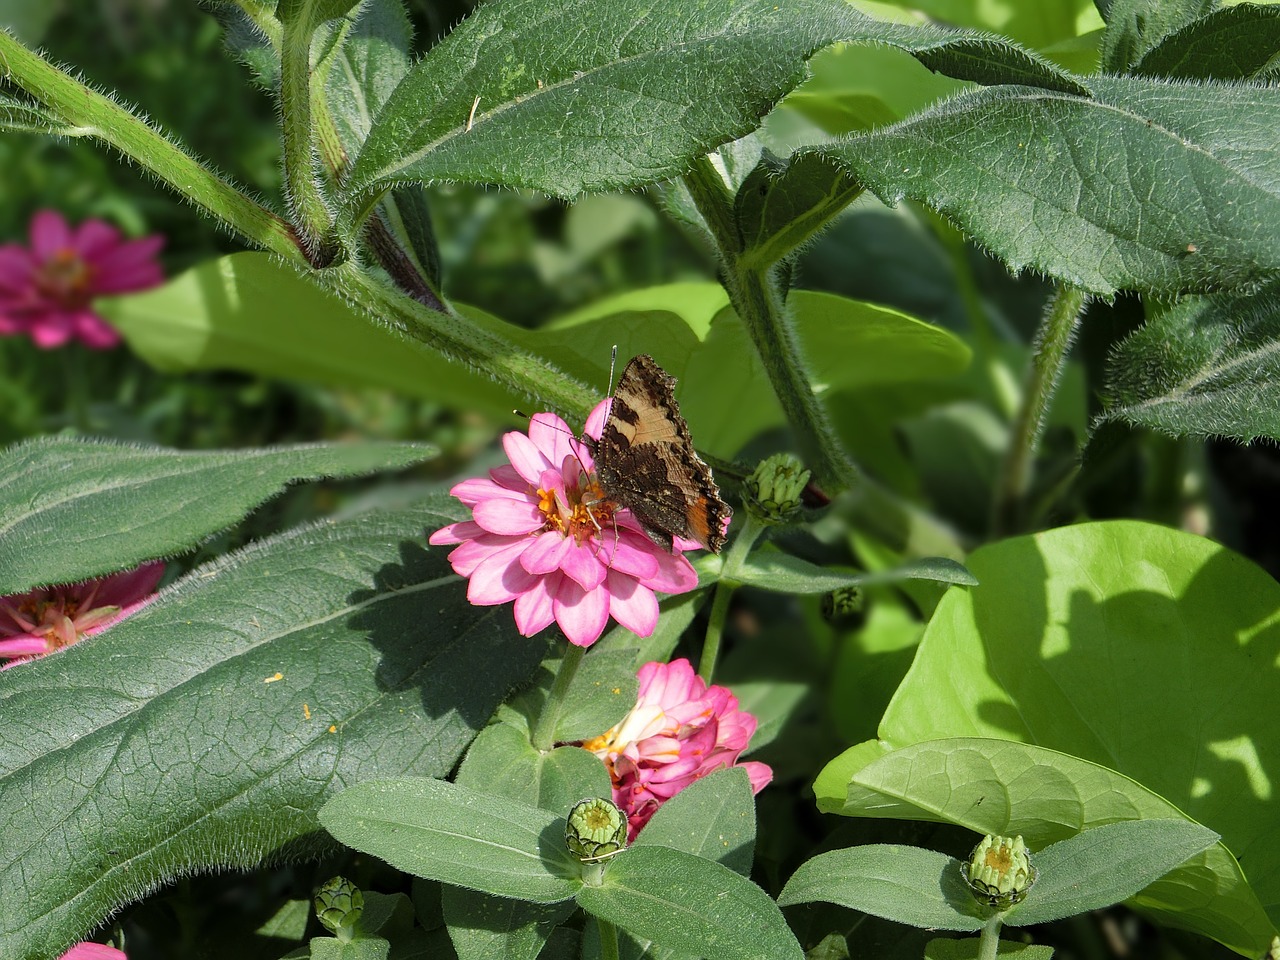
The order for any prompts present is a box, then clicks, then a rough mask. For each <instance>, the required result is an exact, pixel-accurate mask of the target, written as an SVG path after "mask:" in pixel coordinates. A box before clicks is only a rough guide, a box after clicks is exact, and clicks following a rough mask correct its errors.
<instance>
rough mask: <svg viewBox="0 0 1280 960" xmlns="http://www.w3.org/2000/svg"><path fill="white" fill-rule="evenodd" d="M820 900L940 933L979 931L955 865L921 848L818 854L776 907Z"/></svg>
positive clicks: (975, 910)
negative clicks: (941, 931) (944, 931)
mask: <svg viewBox="0 0 1280 960" xmlns="http://www.w3.org/2000/svg"><path fill="white" fill-rule="evenodd" d="M815 900H821V901H824V902H826V903H838V904H840V905H841V906H843V907H848V908H850V909H851V910H861V911H862V912H863V913H869V914H872V915H873V916H877V917H884V918H885V919H887V920H895V921H897V922H898V923H907V924H910V925H911V926H913V927H932V928H936V929H939V930H968V931H975V930H981V929H982V925H983V918H982V914H981V912H980V911H979V909H978V904H977V902H976V901H975V900H974V899H973V894H972V893H971V892H970V891H969V887H968V885H967V884H966V883H965V882H964V877H963V875H962V874H961V867H960V863H959V862H958V861H956V860H954V859H952V858H951V857H948V856H947V855H946V854H944V853H935V852H934V851H932V850H924V849H921V848H920V847H903V846H895V845H891V844H871V845H868V846H863V847H848V848H846V849H844V850H831V851H829V852H827V853H820V854H818V856H816V857H814V858H813V859H812V860H809V861H807V862H806V863H803V864H801V865H800V868H799V869H798V870H796V872H795V873H794V874H792V875H791V879H790V880H788V881H787V885H786V886H785V887H783V888H782V893H781V894H779V895H778V903H779V904H780V905H781V906H784V907H787V906H790V905H792V904H795V903H812V902H813V901H815Z"/></svg>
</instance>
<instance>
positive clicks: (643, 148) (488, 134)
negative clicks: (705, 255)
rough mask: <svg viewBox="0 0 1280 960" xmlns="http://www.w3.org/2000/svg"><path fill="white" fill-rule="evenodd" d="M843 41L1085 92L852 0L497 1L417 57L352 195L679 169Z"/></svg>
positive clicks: (986, 76)
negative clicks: (700, 0) (407, 184)
mask: <svg viewBox="0 0 1280 960" xmlns="http://www.w3.org/2000/svg"><path fill="white" fill-rule="evenodd" d="M584 23H590V24H591V30H590V31H589V32H586V33H584V32H583V31H582V24H584ZM566 36H573V37H575V38H576V39H575V42H574V43H571V44H567V43H565V42H564V38H565V37H566ZM839 40H858V41H863V42H871V43H889V44H892V45H895V46H903V47H905V48H908V49H910V50H912V52H913V53H914V54H915V55H916V56H917V57H918V58H919V59H920V60H921V61H922V62H923V63H925V65H926V66H928V67H930V68H931V69H937V70H942V71H944V72H952V71H954V72H955V73H956V75H959V76H964V77H968V78H972V79H976V80H979V81H980V82H1001V83H1008V82H1021V83H1033V84H1044V85H1050V86H1053V87H1054V88H1056V89H1067V90H1072V91H1076V92H1079V91H1080V87H1079V85H1078V84H1077V83H1076V82H1075V81H1074V80H1072V79H1070V78H1069V77H1067V76H1066V75H1065V74H1063V73H1061V72H1060V71H1058V70H1056V68H1053V67H1052V66H1050V65H1049V64H1048V63H1046V62H1045V61H1043V60H1041V59H1040V58H1038V57H1036V56H1034V55H1032V54H1029V53H1027V52H1026V51H1023V50H1021V49H1019V48H1017V47H1015V46H1013V45H1011V44H1008V43H1005V42H1003V41H999V40H997V39H995V38H992V37H990V36H986V35H982V34H979V33H977V32H976V31H968V32H964V31H957V32H946V31H942V30H937V29H926V28H922V27H911V26H907V25H903V24H889V23H882V22H880V21H876V20H872V19H871V18H869V17H865V16H863V15H862V14H860V13H857V12H856V11H854V10H853V9H852V8H850V7H849V6H848V5H847V4H845V3H843V2H839V0H791V2H789V3H787V4H777V3H773V2H771V0H743V2H732V0H714V2H709V3H705V4H700V5H698V6H697V7H692V8H691V7H690V5H689V4H688V3H686V2H684V0H657V2H655V3H650V4H648V5H647V6H646V8H645V9H644V10H643V15H640V12H639V11H632V10H630V9H626V10H624V9H623V8H619V7H611V6H605V7H602V6H601V5H600V4H599V3H597V2H595V0H555V2H547V0H507V2H504V3H499V4H489V5H486V6H482V7H481V8H480V9H479V10H477V11H476V12H475V13H474V14H473V15H472V16H471V17H469V18H468V19H467V20H465V21H464V22H463V23H462V24H461V25H460V26H458V27H457V28H456V29H455V30H454V31H453V32H452V33H450V34H449V35H448V36H447V37H446V38H445V39H444V40H443V41H442V42H441V43H439V44H437V45H436V46H435V47H434V48H433V49H432V50H431V52H430V53H429V54H428V56H426V57H425V58H424V59H423V60H422V61H421V62H420V63H418V64H417V65H416V66H415V67H414V68H413V70H412V72H411V73H410V74H409V76H408V77H406V79H405V81H404V82H403V83H402V84H401V85H400V87H399V88H398V89H397V90H396V92H395V93H394V94H393V95H392V97H391V99H390V101H389V102H388V103H387V106H386V108H385V109H384V110H383V111H382V113H381V114H379V116H378V118H377V119H376V121H375V122H374V127H373V130H372V131H371V132H370V135H369V139H368V141H367V142H366V144H365V149H364V150H363V151H362V153H361V155H360V157H359V159H358V160H357V162H356V168H355V171H354V173H353V177H352V181H353V182H352V188H351V189H352V194H353V195H354V196H359V195H360V194H362V193H364V192H365V191H368V190H370V189H371V188H372V189H377V188H378V187H381V186H385V185H387V184H390V183H394V182H402V181H406V180H415V181H434V180H461V181H468V182H485V183H501V184H505V185H508V186H522V187H530V188H533V189H537V190H542V191H544V192H546V193H550V194H553V195H556V196H562V197H573V196H576V195H578V194H580V193H582V192H584V191H592V190H594V191H606V190H615V189H619V188H624V187H634V186H637V185H641V184H647V183H654V182H656V181H659V180H664V179H668V178H670V177H672V176H675V175H677V174H679V173H681V172H683V171H684V170H685V169H686V168H687V165H688V162H689V160H690V159H692V158H693V157H695V156H697V155H699V154H702V153H706V152H707V151H709V150H711V149H712V148H714V147H716V146H718V145H720V144H722V143H726V142H728V141H730V140H734V139H737V138H738V137H741V136H743V135H745V134H747V133H749V132H750V131H751V130H752V129H753V128H754V127H755V125H756V124H757V122H758V120H759V118H760V117H762V116H763V115H764V114H765V113H766V112H768V110H769V108H770V107H772V106H773V104H775V103H776V102H777V101H778V100H779V99H780V98H781V97H782V96H783V95H784V94H785V93H787V92H788V91H789V90H791V89H792V88H794V87H795V86H796V85H798V84H799V82H800V81H801V80H802V79H803V78H804V61H805V60H806V59H807V58H808V57H809V56H811V55H812V54H813V53H814V52H815V51H817V50H819V49H821V48H822V47H825V46H829V45H830V44H832V43H834V42H836V41H839ZM495 65H497V66H496V67H495ZM674 117H678V118H679V122H673V118H674ZM602 142H608V143H609V144H611V147H610V149H609V150H601V149H599V144H600V143H602Z"/></svg>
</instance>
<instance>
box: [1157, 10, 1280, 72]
mask: <svg viewBox="0 0 1280 960" xmlns="http://www.w3.org/2000/svg"><path fill="white" fill-rule="evenodd" d="M1278 55H1280V9H1277V8H1276V7H1263V6H1258V5H1257V4H1252V3H1244V4H1240V5H1239V6H1235V7H1224V8H1223V9H1221V10H1214V11H1213V12H1212V13H1210V14H1208V15H1207V16H1203V17H1200V18H1199V19H1198V20H1193V21H1192V22H1191V23H1188V24H1187V25H1186V26H1185V27H1183V28H1182V29H1180V30H1177V31H1175V32H1174V33H1171V34H1169V35H1168V36H1166V37H1164V38H1163V39H1162V40H1161V41H1160V42H1159V43H1158V44H1157V45H1156V46H1154V47H1152V48H1151V49H1150V50H1148V51H1147V52H1146V53H1145V54H1144V55H1143V57H1142V59H1141V60H1139V61H1138V62H1137V63H1136V64H1135V65H1134V67H1133V73H1134V74H1136V75H1138V76H1143V77H1174V78H1177V79H1180V80H1252V79H1255V78H1257V77H1259V76H1263V75H1266V74H1268V73H1270V72H1272V71H1274V69H1275V67H1276V59H1277V56H1278Z"/></svg>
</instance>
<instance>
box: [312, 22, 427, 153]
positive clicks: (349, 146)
mask: <svg viewBox="0 0 1280 960" xmlns="http://www.w3.org/2000/svg"><path fill="white" fill-rule="evenodd" d="M412 42H413V27H412V26H411V25H410V23H409V15H408V12H407V11H406V10H405V7H404V4H403V3H401V2H400V0H363V2H362V3H361V4H360V9H359V10H358V11H356V15H355V22H354V24H353V25H352V26H351V27H350V28H349V32H348V33H347V35H346V37H345V38H344V40H343V42H342V45H341V48H340V49H339V50H338V51H337V52H336V55H335V56H334V57H333V63H332V65H331V66H330V68H329V75H328V78H327V80H326V82H325V94H326V96H325V100H326V103H327V105H328V108H329V113H330V115H331V116H332V118H333V123H334V126H335V127H336V128H337V133H338V137H339V139H340V140H341V143H342V147H343V149H344V151H345V152H346V153H347V154H348V157H349V159H351V160H354V159H355V156H356V154H357V153H359V152H360V146H361V144H363V143H364V140H365V137H367V136H368V135H369V128H370V127H371V126H372V125H373V118H374V117H375V116H377V114H378V111H379V110H381V109H382V107H383V104H385V103H386V102H387V98H388V97H390V96H391V92H392V91H393V90H395V88H396V85H397V84H399V83H400V81H401V80H402V79H404V76H405V74H406V73H408V72H409V46H410V44H411V43H412Z"/></svg>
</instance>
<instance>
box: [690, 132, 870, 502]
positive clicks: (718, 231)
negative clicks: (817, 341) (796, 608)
mask: <svg viewBox="0 0 1280 960" xmlns="http://www.w3.org/2000/svg"><path fill="white" fill-rule="evenodd" d="M684 179H685V184H686V186H687V187H688V188H689V192H690V194H691V195H692V196H693V200H694V203H695V204H696V205H697V207H698V211H699V212H700V213H701V214H702V217H703V219H704V220H705V221H706V222H707V225H708V227H710V229H711V231H712V234H713V236H714V238H715V241H716V245H717V246H718V247H719V252H720V257H721V261H722V264H723V271H724V273H723V278H722V279H723V282H724V285H725V289H726V290H728V292H729V299H730V301H731V302H732V303H733V307H734V310H736V311H737V313H738V316H739V318H741V320H742V324H743V326H744V327H745V328H746V331H747V334H748V335H749V336H750V337H751V340H752V342H753V343H754V344H755V347H756V353H757V354H758V355H759V357H760V360H761V362H762V363H763V364H764V368H765V372H766V373H767V374H768V375H769V380H770V382H771V383H772V384H773V390H774V393H775V394H777V396H778V400H779V402H781V404H782V409H783V410H784V412H785V413H786V415H787V420H788V421H789V422H790V423H791V427H792V429H793V430H795V432H796V437H797V441H798V443H799V445H800V450H801V453H802V454H803V456H804V458H805V461H806V462H807V463H808V464H809V466H810V467H811V468H812V469H813V471H814V473H815V474H817V476H818V478H819V480H820V481H821V483H822V484H823V486H824V487H825V488H826V490H827V491H828V492H830V493H836V492H839V491H841V490H845V489H848V488H850V487H852V486H854V485H855V484H856V482H857V480H858V470H857V468H856V467H855V466H854V465H853V463H852V462H851V461H850V460H849V458H848V456H847V455H846V454H845V452H844V449H843V448H842V447H841V445H840V441H839V439H838V438H837V436H836V433H835V430H834V429H833V428H832V426H831V423H830V421H828V419H827V415H826V412H825V411H824V410H823V409H822V406H821V404H820V403H819V402H818V399H817V398H816V397H815V396H814V395H813V390H812V389H811V388H810V386H809V379H808V377H807V376H806V374H805V370H804V364H803V362H802V359H801V357H800V347H799V344H798V343H797V340H796V336H795V332H794V331H793V330H792V329H791V323H790V320H789V318H788V316H787V313H786V310H785V309H784V306H783V303H782V296H781V294H780V293H779V291H778V289H777V284H776V283H775V282H774V281H773V279H772V276H771V274H770V273H769V272H768V271H767V270H765V269H762V268H759V267H749V266H747V265H746V264H745V263H744V262H743V261H742V258H741V254H742V238H741V235H740V231H739V230H738V226H737V221H736V220H735V218H734V213H733V200H732V197H731V196H730V195H729V191H728V188H727V187H726V186H725V183H724V180H723V179H722V178H721V177H720V174H719V172H718V171H717V170H716V169H715V167H714V166H713V165H712V164H711V161H710V160H709V159H707V158H706V157H703V158H702V159H701V161H700V162H698V163H697V164H695V165H694V167H693V169H692V170H690V171H689V173H687V174H685V178H684Z"/></svg>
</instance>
